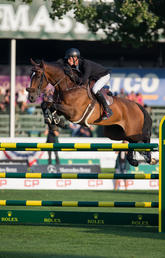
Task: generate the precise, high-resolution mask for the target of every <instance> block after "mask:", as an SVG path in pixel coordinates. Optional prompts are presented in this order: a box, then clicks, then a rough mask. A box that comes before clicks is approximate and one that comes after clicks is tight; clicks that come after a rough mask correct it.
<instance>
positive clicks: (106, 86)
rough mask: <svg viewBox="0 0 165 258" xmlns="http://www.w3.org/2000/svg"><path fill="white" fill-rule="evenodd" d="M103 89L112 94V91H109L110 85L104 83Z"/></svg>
mask: <svg viewBox="0 0 165 258" xmlns="http://www.w3.org/2000/svg"><path fill="white" fill-rule="evenodd" d="M103 89H104V90H105V92H106V94H107V95H108V96H112V92H111V91H110V87H109V86H108V85H105V86H104V87H103Z"/></svg>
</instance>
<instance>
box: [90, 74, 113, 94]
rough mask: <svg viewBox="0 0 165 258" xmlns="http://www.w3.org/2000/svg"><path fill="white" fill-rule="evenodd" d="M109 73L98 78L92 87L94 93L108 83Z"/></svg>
mask: <svg viewBox="0 0 165 258" xmlns="http://www.w3.org/2000/svg"><path fill="white" fill-rule="evenodd" d="M109 81H110V74H107V75H105V76H102V77H101V78H100V79H99V80H97V81H96V82H95V84H94V86H93V88H92V91H93V93H94V94H96V93H97V92H98V91H99V90H101V89H102V88H103V87H104V86H105V85H106V84H108V85H109Z"/></svg>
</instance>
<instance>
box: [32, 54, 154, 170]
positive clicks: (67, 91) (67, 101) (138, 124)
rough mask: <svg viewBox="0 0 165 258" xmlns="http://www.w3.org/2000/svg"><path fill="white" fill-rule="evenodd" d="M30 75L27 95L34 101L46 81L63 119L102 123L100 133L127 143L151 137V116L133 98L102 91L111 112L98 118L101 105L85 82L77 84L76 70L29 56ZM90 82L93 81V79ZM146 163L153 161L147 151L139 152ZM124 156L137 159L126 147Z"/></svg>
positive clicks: (42, 89)
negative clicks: (66, 69)
mask: <svg viewBox="0 0 165 258" xmlns="http://www.w3.org/2000/svg"><path fill="white" fill-rule="evenodd" d="M31 63H32V75H31V82H30V87H29V88H27V91H28V99H29V101H30V102H32V103H33V102H35V101H36V99H37V97H38V96H40V94H41V93H42V92H44V90H45V88H46V86H47V85H48V84H49V83H50V84H51V85H53V86H54V88H55V90H54V97H53V99H54V107H55V110H56V112H57V114H58V115H59V116H60V115H63V116H64V117H65V118H66V119H67V120H69V121H71V122H73V123H78V124H82V125H86V126H88V125H100V126H104V136H105V137H108V138H109V139H112V140H119V141H121V140H124V141H128V142H130V143H138V142H143V143H149V142H150V137H151V127H152V119H151V117H150V116H149V114H148V112H147V111H146V110H145V109H144V108H143V107H142V106H141V105H139V104H137V103H136V102H133V101H130V100H128V99H125V98H120V97H117V96H113V97H108V96H107V95H106V94H105V93H104V96H105V95H106V96H105V97H106V99H107V101H109V104H111V109H112V112H113V115H112V116H111V117H110V118H108V119H106V120H102V119H101V116H102V113H103V108H102V106H101V105H100V104H99V103H98V102H97V100H96V99H95V97H94V96H92V94H91V92H90V90H89V87H88V83H87V85H81V86H79V85H77V84H76V79H75V80H74V79H73V78H76V76H77V74H76V72H74V71H73V70H72V69H71V71H70V74H71V75H72V76H69V75H68V74H67V73H66V71H64V68H63V67H61V66H60V65H59V64H57V63H47V62H45V61H43V60H42V61H41V62H40V63H36V62H35V61H33V60H32V59H31ZM93 84H94V82H93ZM141 154H142V155H143V157H144V158H145V160H146V162H147V163H149V164H154V161H153V159H151V152H148V151H143V152H142V153H141ZM127 160H128V162H129V163H130V164H131V165H133V166H138V161H137V160H136V159H134V157H133V151H131V150H128V152H127Z"/></svg>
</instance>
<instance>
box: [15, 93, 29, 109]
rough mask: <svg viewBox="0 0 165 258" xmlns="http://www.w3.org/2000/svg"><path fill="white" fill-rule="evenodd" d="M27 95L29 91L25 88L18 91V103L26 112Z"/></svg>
mask: <svg viewBox="0 0 165 258" xmlns="http://www.w3.org/2000/svg"><path fill="white" fill-rule="evenodd" d="M27 95H28V93H27V92H26V90H25V89H24V88H22V89H20V90H19V91H18V97H17V104H18V106H19V109H20V110H21V112H24V111H25V109H27Z"/></svg>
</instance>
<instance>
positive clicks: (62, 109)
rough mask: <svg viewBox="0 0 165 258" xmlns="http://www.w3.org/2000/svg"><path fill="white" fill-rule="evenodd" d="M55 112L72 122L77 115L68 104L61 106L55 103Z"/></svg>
mask: <svg viewBox="0 0 165 258" xmlns="http://www.w3.org/2000/svg"><path fill="white" fill-rule="evenodd" d="M54 110H56V111H57V114H60V115H63V116H64V117H65V118H66V119H67V120H72V118H73V117H74V116H75V115H76V111H75V109H73V108H72V107H71V106H70V105H66V104H62V105H61V104H56V103H55V104H54Z"/></svg>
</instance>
